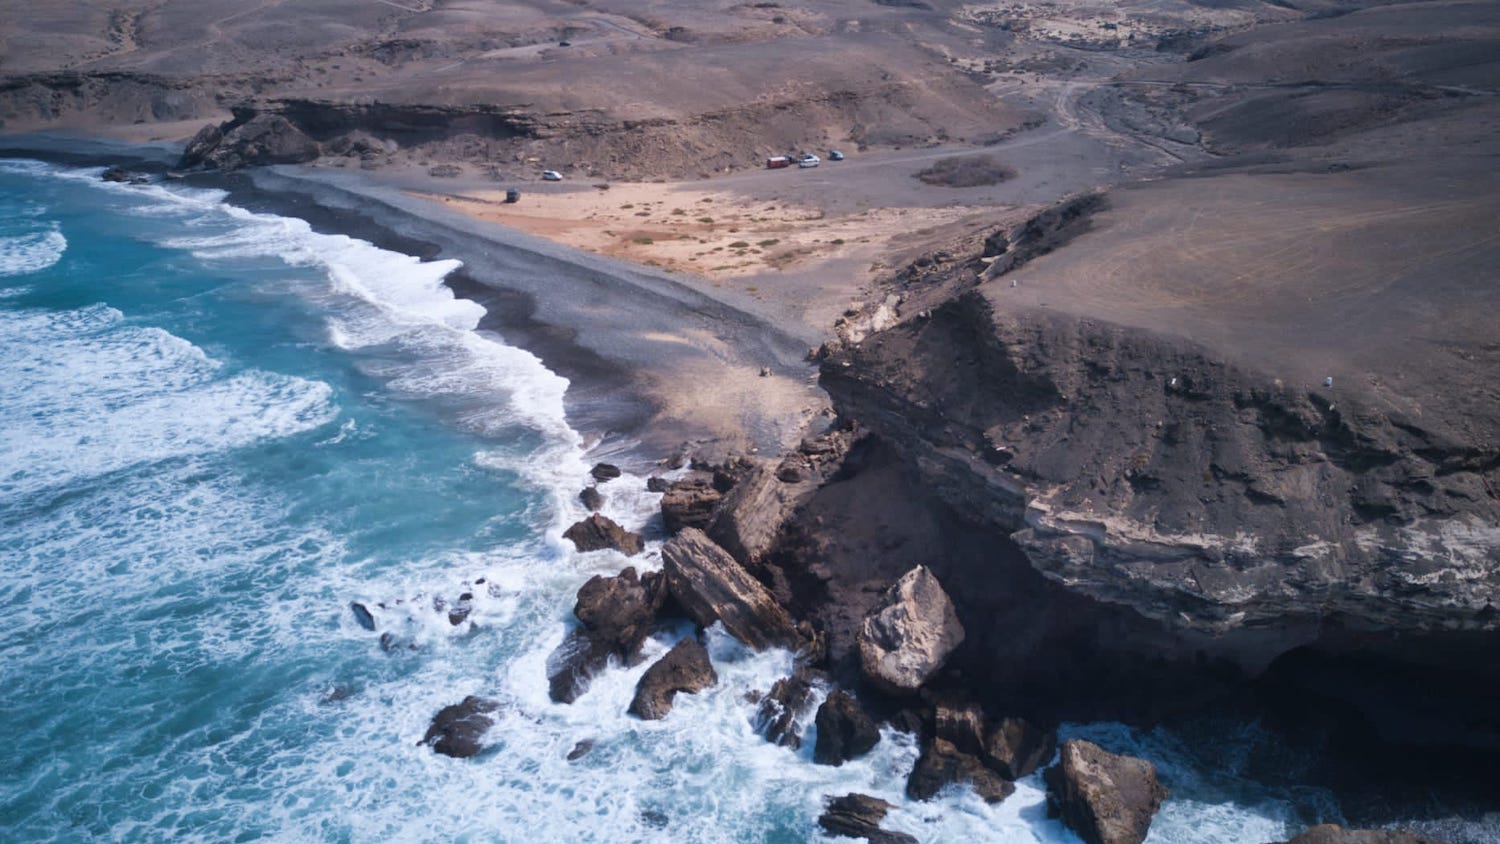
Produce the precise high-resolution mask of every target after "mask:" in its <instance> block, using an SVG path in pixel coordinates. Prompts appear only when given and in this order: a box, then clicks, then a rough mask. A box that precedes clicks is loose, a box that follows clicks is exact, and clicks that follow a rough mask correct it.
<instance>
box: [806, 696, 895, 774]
mask: <svg viewBox="0 0 1500 844" xmlns="http://www.w3.org/2000/svg"><path fill="white" fill-rule="evenodd" d="M813 723H815V724H816V725H817V727H818V740H817V744H816V745H814V746H813V761H814V762H817V763H818V764H820V765H842V764H844V762H846V761H847V760H850V759H854V758H857V757H860V756H863V755H865V754H866V753H869V752H870V749H871V748H873V747H874V746H875V745H876V744H878V743H879V742H880V728H879V727H878V726H876V724H875V719H873V718H871V717H870V716H869V714H867V713H866V712H865V710H864V709H863V708H862V707H860V705H859V701H856V700H855V699H854V698H853V697H851V696H850V695H849V694H848V693H846V692H842V691H835V692H832V693H830V694H829V695H828V699H827V700H824V701H823V705H822V706H819V707H818V714H817V715H816V716H815V718H814V720H813Z"/></svg>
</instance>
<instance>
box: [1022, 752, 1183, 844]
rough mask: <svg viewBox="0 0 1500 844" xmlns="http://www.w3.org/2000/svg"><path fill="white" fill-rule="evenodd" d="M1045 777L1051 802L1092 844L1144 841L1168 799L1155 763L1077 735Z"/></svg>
mask: <svg viewBox="0 0 1500 844" xmlns="http://www.w3.org/2000/svg"><path fill="white" fill-rule="evenodd" d="M1042 778H1043V779H1045V780H1046V781H1047V801H1048V805H1049V806H1050V807H1051V808H1053V809H1054V810H1055V811H1056V813H1057V814H1058V815H1059V816H1060V817H1061V818H1062V822H1063V825H1064V826H1067V827H1068V828H1069V829H1071V830H1073V831H1074V832H1076V833H1078V835H1079V837H1080V838H1082V839H1083V840H1084V841H1086V842H1088V844H1141V842H1142V841H1144V840H1146V832H1147V831H1148V830H1149V829H1150V828H1151V818H1152V817H1153V816H1155V815H1156V810H1157V809H1158V808H1159V807H1160V806H1161V801H1163V800H1165V799H1166V797H1167V789H1166V788H1165V787H1164V786H1162V784H1161V783H1159V782H1157V780H1156V766H1155V765H1152V764H1151V763H1150V762H1147V761H1146V760H1144V759H1137V758H1135V757H1133V756H1120V755H1117V754H1114V753H1109V752H1108V751H1106V750H1104V749H1103V748H1101V747H1099V746H1098V745H1096V744H1092V743H1090V742H1086V741H1081V740H1078V739H1074V740H1072V741H1068V742H1066V743H1064V744H1063V746H1062V754H1061V757H1060V759H1059V760H1058V763H1057V764H1056V765H1053V766H1052V767H1050V768H1048V769H1047V770H1046V771H1044V772H1043V773H1042Z"/></svg>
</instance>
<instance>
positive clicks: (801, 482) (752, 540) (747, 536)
mask: <svg viewBox="0 0 1500 844" xmlns="http://www.w3.org/2000/svg"><path fill="white" fill-rule="evenodd" d="M816 488H817V483H816V479H815V478H812V477H810V476H809V475H806V474H803V475H799V476H798V478H797V479H795V481H794V482H790V483H789V482H786V481H784V480H781V479H778V478H777V475H776V472H775V471H773V470H772V469H771V468H769V467H767V466H756V467H754V468H753V469H751V470H750V472H749V473H748V474H746V475H745V476H744V477H742V478H740V479H739V481H738V482H737V483H735V485H734V488H733V489H731V490H730V491H729V492H728V493H727V494H725V496H724V500H723V502H722V503H720V505H719V508H718V509H717V510H716V511H715V512H714V516H713V521H711V522H709V525H708V527H707V528H706V529H705V531H704V532H705V533H707V534H708V535H709V537H710V538H712V539H713V541H715V542H717V543H719V545H720V547H722V548H723V549H724V550H725V551H728V552H729V553H730V555H731V556H733V557H734V558H735V559H736V560H739V561H740V562H741V563H744V564H745V565H747V566H758V565H760V563H761V562H762V561H763V560H764V559H765V556H766V554H767V553H769V552H770V550H771V548H772V546H774V545H775V544H776V540H777V539H778V538H779V536H780V534H781V528H782V525H784V524H785V523H786V520H787V517H788V516H790V515H791V514H792V511H793V510H795V509H796V508H797V506H798V505H799V504H801V503H802V502H803V501H805V500H806V499H807V497H808V496H809V495H811V494H812V493H813V492H814V491H816Z"/></svg>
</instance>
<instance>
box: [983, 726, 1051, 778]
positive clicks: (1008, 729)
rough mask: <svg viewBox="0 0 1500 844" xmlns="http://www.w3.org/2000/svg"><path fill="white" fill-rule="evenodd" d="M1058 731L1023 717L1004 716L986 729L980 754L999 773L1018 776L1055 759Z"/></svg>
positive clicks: (1005, 775) (1027, 774)
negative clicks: (1047, 728)
mask: <svg viewBox="0 0 1500 844" xmlns="http://www.w3.org/2000/svg"><path fill="white" fill-rule="evenodd" d="M1056 752H1057V733H1055V732H1053V731H1052V730H1044V729H1042V728H1041V727H1038V726H1036V725H1035V724H1032V723H1031V722H1030V721H1027V720H1025V719H1022V718H1002V719H1000V720H999V721H998V722H995V723H992V724H989V725H988V726H987V727H986V729H985V736H984V746H983V748H981V750H980V754H979V757H980V758H981V759H983V760H984V763H985V764H986V765H989V766H990V767H991V768H992V769H994V771H995V772H996V773H998V774H999V775H1000V776H1002V777H1005V778H1006V779H1009V780H1018V779H1020V778H1021V777H1025V776H1030V775H1031V773H1032V772H1033V771H1035V770H1036V769H1037V768H1040V767H1042V766H1043V765H1045V764H1047V763H1048V762H1050V761H1052V754H1054V753H1056Z"/></svg>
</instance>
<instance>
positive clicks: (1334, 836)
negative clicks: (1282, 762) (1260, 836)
mask: <svg viewBox="0 0 1500 844" xmlns="http://www.w3.org/2000/svg"><path fill="white" fill-rule="evenodd" d="M1280 844H1443V842H1442V841H1441V840H1440V839H1437V838H1429V837H1428V836H1426V835H1418V834H1417V833H1415V832H1408V831H1407V830H1404V829H1344V828H1343V827H1341V826H1336V825H1334V824H1331V823H1326V824H1322V825H1320V826H1315V827H1313V828H1311V829H1309V830H1307V831H1305V832H1303V833H1302V834H1301V835H1298V836H1297V837H1296V838H1293V839H1292V840H1290V841H1283V842H1280Z"/></svg>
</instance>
